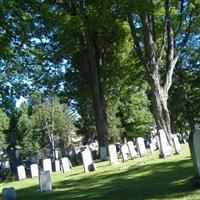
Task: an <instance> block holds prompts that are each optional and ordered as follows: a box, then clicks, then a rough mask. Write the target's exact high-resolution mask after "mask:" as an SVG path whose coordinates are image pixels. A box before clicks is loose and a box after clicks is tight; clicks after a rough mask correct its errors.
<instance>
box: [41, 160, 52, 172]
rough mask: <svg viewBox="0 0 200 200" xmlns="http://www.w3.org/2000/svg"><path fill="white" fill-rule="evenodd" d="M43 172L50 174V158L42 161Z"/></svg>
mask: <svg viewBox="0 0 200 200" xmlns="http://www.w3.org/2000/svg"><path fill="white" fill-rule="evenodd" d="M43 171H50V173H52V165H51V159H50V158H48V159H44V160H43Z"/></svg>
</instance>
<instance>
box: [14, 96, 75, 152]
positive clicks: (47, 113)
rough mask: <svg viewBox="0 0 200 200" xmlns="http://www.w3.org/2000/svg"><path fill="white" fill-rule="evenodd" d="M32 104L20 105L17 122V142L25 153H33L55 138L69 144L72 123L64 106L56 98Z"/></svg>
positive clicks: (72, 127)
mask: <svg viewBox="0 0 200 200" xmlns="http://www.w3.org/2000/svg"><path fill="white" fill-rule="evenodd" d="M29 106H32V113H31V114H29V113H28V107H27V106H26V105H25V106H23V107H22V110H21V116H20V118H19V122H18V138H17V141H18V144H20V145H21V146H22V147H23V152H24V153H25V154H26V155H29V154H34V153H36V152H38V151H39V150H40V149H41V148H43V147H44V146H46V145H47V144H49V143H50V144H51V143H52V142H54V140H55V139H61V140H62V142H63V144H64V146H67V145H69V143H68V142H69V137H70V135H71V133H72V132H73V131H74V125H73V122H72V119H71V117H70V116H69V114H68V110H67V108H66V107H64V106H63V105H61V104H60V102H59V100H58V99H56V98H55V99H52V100H46V101H44V102H43V103H40V104H33V105H29Z"/></svg>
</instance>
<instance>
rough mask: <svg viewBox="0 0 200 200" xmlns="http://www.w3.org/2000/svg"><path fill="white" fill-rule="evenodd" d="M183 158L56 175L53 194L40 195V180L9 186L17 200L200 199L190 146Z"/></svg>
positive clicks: (155, 158)
mask: <svg viewBox="0 0 200 200" xmlns="http://www.w3.org/2000/svg"><path fill="white" fill-rule="evenodd" d="M182 148H183V152H182V154H181V155H173V156H172V157H169V158H166V159H159V158H158V152H157V153H155V155H153V156H152V155H149V156H147V157H144V158H138V159H136V160H130V161H128V162H125V163H120V164H118V165H117V166H110V165H109V162H108V161H105V162H98V163H97V164H96V166H97V171H96V172H90V173H83V167H82V166H78V167H74V168H73V169H72V171H71V172H70V173H66V174H63V173H53V175H52V185H53V191H52V192H48V193H41V192H40V191H39V186H38V179H37V178H34V179H31V178H29V179H26V180H23V181H15V182H7V183H1V184H0V192H1V190H2V188H4V187H11V186H13V187H15V188H16V190H17V199H18V200H47V199H48V200H55V199H57V200H61V199H63V200H64V199H65V200H72V199H73V200H78V199H79V200H80V199H81V200H97V199H98V200H100V199H102V200H103V199H104V200H132V199H134V200H139V199H141V200H143V199H181V200H182V199H191V200H194V199H200V190H193V189H192V186H191V178H192V176H193V168H192V161H191V158H190V153H189V149H188V145H187V144H186V145H182Z"/></svg>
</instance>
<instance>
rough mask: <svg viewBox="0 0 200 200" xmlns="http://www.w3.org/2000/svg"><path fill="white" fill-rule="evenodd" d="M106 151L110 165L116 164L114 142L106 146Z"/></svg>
mask: <svg viewBox="0 0 200 200" xmlns="http://www.w3.org/2000/svg"><path fill="white" fill-rule="evenodd" d="M108 152H109V158H110V164H111V165H116V164H118V157H117V149H116V146H115V145H114V144H111V145H109V146H108Z"/></svg>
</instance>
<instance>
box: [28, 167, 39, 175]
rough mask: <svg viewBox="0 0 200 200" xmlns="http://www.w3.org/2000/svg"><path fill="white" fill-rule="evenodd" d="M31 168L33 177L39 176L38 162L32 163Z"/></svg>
mask: <svg viewBox="0 0 200 200" xmlns="http://www.w3.org/2000/svg"><path fill="white" fill-rule="evenodd" d="M30 169H31V177H32V178H33V177H38V175H39V171H38V165H37V164H32V165H31V166H30Z"/></svg>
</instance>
